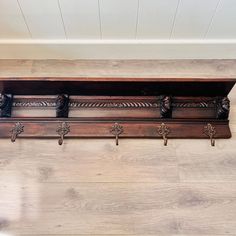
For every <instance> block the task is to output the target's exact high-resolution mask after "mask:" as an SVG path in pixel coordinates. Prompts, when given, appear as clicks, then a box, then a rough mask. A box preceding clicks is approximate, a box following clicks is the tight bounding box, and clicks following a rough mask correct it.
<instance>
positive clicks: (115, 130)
mask: <svg viewBox="0 0 236 236" xmlns="http://www.w3.org/2000/svg"><path fill="white" fill-rule="evenodd" d="M110 132H111V133H112V134H113V135H115V137H116V145H117V146H118V145H119V135H120V134H122V133H123V132H124V129H123V126H121V125H120V124H118V123H115V124H114V125H113V126H112V127H111V130H110Z"/></svg>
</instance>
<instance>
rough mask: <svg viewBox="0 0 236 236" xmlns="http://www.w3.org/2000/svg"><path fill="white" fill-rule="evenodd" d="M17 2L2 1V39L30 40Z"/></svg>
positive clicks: (0, 4) (0, 20) (0, 23)
mask: <svg viewBox="0 0 236 236" xmlns="http://www.w3.org/2000/svg"><path fill="white" fill-rule="evenodd" d="M29 37H30V34H29V31H28V29H27V26H26V24H25V22H24V17H23V15H22V13H21V10H20V7H19V5H18V3H17V0H0V38H5V39H7V38H11V39H12V38H29Z"/></svg>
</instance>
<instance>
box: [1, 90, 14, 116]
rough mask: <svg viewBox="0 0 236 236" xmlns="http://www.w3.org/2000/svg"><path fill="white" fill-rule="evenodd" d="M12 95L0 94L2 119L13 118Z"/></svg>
mask: <svg viewBox="0 0 236 236" xmlns="http://www.w3.org/2000/svg"><path fill="white" fill-rule="evenodd" d="M12 100H13V99H12V95H7V94H0V117H11V108H12Z"/></svg>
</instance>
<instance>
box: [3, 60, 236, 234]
mask: <svg viewBox="0 0 236 236" xmlns="http://www.w3.org/2000/svg"><path fill="white" fill-rule="evenodd" d="M54 63H55V62H54ZM60 63H61V62H57V63H55V65H56V67H57V68H60V65H61V64H60ZM67 63H68V67H69V68H72V67H73V63H75V64H74V66H75V67H77V66H78V65H81V69H80V70H81V71H80V72H79V73H81V74H86V73H89V71H88V68H87V67H86V63H87V62H85V61H84V62H71V61H68V62H67ZM77 63H78V64H77ZM80 63H81V64H80ZM113 63H114V62H113ZM132 63H134V64H133V65H132ZM132 63H131V64H130V67H129V66H127V73H128V74H130V75H132V71H133V70H134V68H137V65H136V63H135V61H133V62H132ZM172 63H174V64H175V63H176V64H175V65H185V66H181V67H180V68H178V70H177V74H178V76H180V75H183V76H187V75H190V74H192V75H193V74H194V73H195V72H193V71H194V70H195V71H196V73H198V75H199V74H200V75H202V76H203V75H204V76H210V77H211V76H213V75H216V76H219V74H220V75H221V76H222V75H223V74H224V75H225V76H226V77H229V78H236V77H234V76H235V75H236V73H235V72H236V71H235V66H234V63H235V62H234V61H227V62H226V61H223V62H222V61H221V62H219V61H214V62H210V61H209V62H207V63H206V62H205V63H206V64H205V63H204V65H203V64H201V63H202V62H200V64H199V62H196V61H192V62H191V63H190V62H188V63H190V64H188V65H191V68H195V69H194V70H193V71H192V72H191V69H190V68H189V67H188V66H187V64H185V62H183V61H182V62H163V64H162V63H160V67H156V66H154V65H155V62H154V64H152V63H150V65H148V64H146V66H144V67H143V68H142V69H140V72H141V71H143V72H142V73H149V74H150V75H151V74H152V73H153V74H154V72H155V71H156V72H157V71H158V70H159V71H162V69H163V68H165V69H167V68H168V67H170V66H171V64H172ZM179 63H180V64H179ZM182 63H183V64H182ZM144 64H145V63H144ZM21 65H22V66H21ZM102 65H104V66H105V68H108V69H109V68H110V69H109V70H108V71H109V72H108V73H110V74H117V73H118V74H119V75H121V74H122V73H123V72H124V71H125V66H124V64H123V62H119V63H118V66H117V67H116V66H115V65H116V64H106V63H105V61H104V62H102V64H96V63H95V62H94V66H95V67H93V68H92V69H91V74H93V73H94V74H95V73H97V72H99V73H100V75H103V74H105V73H104V71H103V69H102ZM134 65H135V66H134ZM45 66H46V65H45V64H43V62H41V61H37V62H35V61H4V62H3V61H2V62H0V68H1V69H0V73H2V74H5V75H8V76H12V75H13V74H15V75H16V74H17V70H18V69H19V74H21V75H22V74H24V75H25V74H28V75H29V74H32V73H33V74H35V75H37V74H38V75H39V74H40V73H42V71H43V70H44V69H45ZM96 66H97V67H96ZM148 66H150V68H152V70H150V71H151V72H150V71H148V72H145V71H144V68H147V67H148ZM116 68H118V69H116ZM121 68H122V69H121ZM200 68H205V70H202V71H201V70H200ZM47 69H48V71H49V72H50V73H55V72H53V69H51V68H47ZM54 69H55V68H54ZM197 69H199V70H200V72H197V71H198V70H197ZM66 70H67V69H66ZM61 71H63V70H62V69H61ZM122 71H123V72H122ZM226 71H228V72H229V73H226ZM218 72H219V74H218ZM63 73H66V71H64V72H63ZM71 73H74V72H71ZM133 73H134V72H133ZM135 73H138V72H135ZM135 73H134V74H135ZM170 73H172V72H171V71H170ZM173 73H174V72H173ZM126 75H127V74H126ZM169 75H170V74H169ZM167 76H168V75H167ZM235 89H236V88H234V89H233V90H232V92H231V94H230V97H231V114H230V119H231V123H230V126H231V128H232V130H234V131H236V106H235V105H236V97H235V94H236V93H235V91H236V90H235ZM235 156H236V133H235V132H234V133H233V136H232V138H231V139H229V140H217V141H216V146H215V147H214V148H213V147H211V146H210V141H209V140H169V143H168V146H167V147H164V146H163V141H162V140H156V139H152V140H143V139H136V140H134V139H121V140H120V146H118V147H116V146H115V140H113V139H89V140H87V139H74V140H73V139H68V140H67V139H66V140H65V145H63V146H58V145H57V140H40V139H30V140H29V139H20V140H17V142H16V143H14V144H12V143H10V140H8V139H1V140H0V235H1V234H2V235H3V236H5V235H6V236H10V235H11V236H15V235H17V236H18V235H27V236H29V235H31V236H32V235H34V236H36V235H38V236H39V235H44V236H46V235H48V236H49V235H57V236H60V235H77V236H78V235H80V236H86V235H87V236H88V235H93V236H98V235H99V236H101V235H106V236H118V235H119V236H121V235H125V236H148V235H149V236H154V235H155V236H156V235H158V236H229V235H231V236H235V235H236V174H235V173H236V162H235Z"/></svg>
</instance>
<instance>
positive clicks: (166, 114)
mask: <svg viewBox="0 0 236 236" xmlns="http://www.w3.org/2000/svg"><path fill="white" fill-rule="evenodd" d="M160 113H161V118H170V117H171V115H172V105H171V97H170V96H161V97H160Z"/></svg>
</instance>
